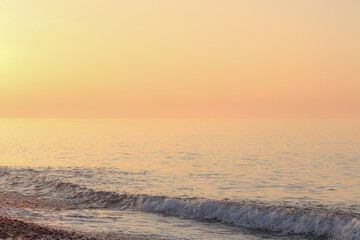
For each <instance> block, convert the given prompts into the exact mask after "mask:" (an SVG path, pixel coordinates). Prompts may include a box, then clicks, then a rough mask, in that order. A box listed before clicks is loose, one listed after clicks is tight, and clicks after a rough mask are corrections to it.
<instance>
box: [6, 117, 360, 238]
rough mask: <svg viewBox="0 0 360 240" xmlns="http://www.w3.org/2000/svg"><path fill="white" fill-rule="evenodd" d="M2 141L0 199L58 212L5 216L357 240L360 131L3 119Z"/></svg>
mask: <svg viewBox="0 0 360 240" xmlns="http://www.w3.org/2000/svg"><path fill="white" fill-rule="evenodd" d="M0 134H1V135H0V192H10V191H15V192H18V193H21V194H22V195H25V196H33V197H36V198H39V199H41V200H43V201H52V202H56V203H57V204H59V205H62V206H63V207H62V208H61V209H62V210H57V211H50V210H46V211H44V210H42V209H16V210H15V209H12V210H9V209H7V210H4V209H2V211H3V212H4V211H6V212H7V214H10V215H11V214H12V215H14V216H22V217H26V216H27V217H31V219H32V220H33V221H37V222H44V221H45V219H46V218H48V219H51V222H52V223H53V224H56V225H62V226H72V227H76V228H81V229H83V230H86V231H106V232H108V231H113V232H115V233H116V232H124V233H135V234H144V235H148V236H155V237H167V238H174V239H177V238H178V239H184V238H186V239H281V238H284V239H289V238H293V239H309V238H310V239H311V238H313V237H314V236H325V237H329V238H338V239H360V217H359V216H360V202H359V199H360V121H359V120H205V119H204V120H100V119H98V120H88V119H81V120H80V119H78V120H64V119H57V120H48V119H32V120H29V119H1V120H0ZM39 211H40V212H41V213H38V212H39ZM35 216H36V217H35ZM259 229H262V230H259ZM293 233H296V234H300V235H296V234H295V235H294V234H293Z"/></svg>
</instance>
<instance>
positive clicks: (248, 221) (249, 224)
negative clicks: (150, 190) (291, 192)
mask: <svg viewBox="0 0 360 240" xmlns="http://www.w3.org/2000/svg"><path fill="white" fill-rule="evenodd" d="M0 191H17V192H20V193H22V194H28V195H32V196H35V197H38V198H40V199H43V200H44V201H57V202H59V203H61V204H62V205H64V206H66V207H71V208H74V207H76V208H81V209H84V208H86V209H92V208H97V209H112V210H125V209H132V210H137V211H145V212H153V213H163V214H167V215H171V216H176V217H182V218H190V219H204V220H215V221H219V222H223V223H229V224H232V225H235V226H239V227H245V228H252V229H263V230H268V231H277V232H284V233H293V234H311V235H317V236H326V237H331V238H334V239H354V240H355V239H360V215H359V214H355V213H345V212H339V211H333V210H327V209H323V210H321V209H310V208H306V209H305V208H298V207H293V206H277V205H270V204H261V203H254V202H249V201H242V202H231V201H225V200H211V199H206V198H173V197H167V196H151V195H147V194H130V193H116V192H108V191H95V190H92V189H89V188H86V187H82V186H80V185H77V184H73V183H70V182H58V181H49V180H47V179H46V178H44V177H39V176H36V175H34V174H31V171H28V172H27V171H22V172H21V174H16V175H14V174H12V173H10V172H8V171H6V169H3V170H0Z"/></svg>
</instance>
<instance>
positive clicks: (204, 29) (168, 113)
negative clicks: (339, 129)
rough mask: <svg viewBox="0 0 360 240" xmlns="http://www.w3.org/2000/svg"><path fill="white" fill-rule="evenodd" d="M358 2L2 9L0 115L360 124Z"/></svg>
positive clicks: (138, 0)
mask: <svg viewBox="0 0 360 240" xmlns="http://www.w3.org/2000/svg"><path fill="white" fill-rule="evenodd" d="M359 13H360V1H357V0H341V1H339V0H323V1H321V0H319V1H313V0H294V1H289V0H276V1H269V0H216V1H215V0H176V1H175V0H151V1H150V0H131V1H130V0H126V1H125V0H124V1H121V0H118V1H115V0H114V1H111V0H107V1H105V0H98V1H96V0H76V1H74V0H62V1H58V0H33V1H28V0H24V1H20V0H2V1H0V117H125V118H134V117H135V118H136V117H141V118H142V117H149V118H158V117H159V118H162V117H164V118H167V117H170V118H173V117H180V118H187V117H200V118H202V117H205V118H206V117H216V118H218V117H220V118H222V117H225V118H232V117H234V118H241V117H246V118H247V117H271V118H272V117H274V118H278V117H286V118H287V117H290V118H292V117H301V118H302V117H320V118H323V117H331V118H332V117H336V118H343V117H345V118H353V117H355V118H358V117H360V107H359V106H360V14H359Z"/></svg>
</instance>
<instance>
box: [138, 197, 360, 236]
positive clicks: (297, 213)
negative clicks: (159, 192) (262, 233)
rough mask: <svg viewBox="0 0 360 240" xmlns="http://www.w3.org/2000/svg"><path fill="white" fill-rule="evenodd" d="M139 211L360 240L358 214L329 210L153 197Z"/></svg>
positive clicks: (247, 226) (148, 198)
mask: <svg viewBox="0 0 360 240" xmlns="http://www.w3.org/2000/svg"><path fill="white" fill-rule="evenodd" d="M137 207H138V209H139V210H142V211H147V212H157V213H165V214H169V215H173V216H180V217H183V218H199V219H211V220H217V221H221V222H224V223H230V224H234V225H236V226H241V227H246V228H256V229H264V230H269V231H281V232H285V233H295V234H314V235H317V236H327V237H332V238H334V239H353V240H355V239H356V240H358V239H360V220H359V218H358V216H353V215H349V214H341V213H335V212H326V211H311V210H301V209H296V208H287V207H277V206H262V205H258V204H254V203H246V202H244V203H231V202H226V201H215V200H208V199H191V200H181V199H174V198H166V199H159V198H155V199H154V198H151V197H148V196H144V198H143V199H139V200H138V204H137Z"/></svg>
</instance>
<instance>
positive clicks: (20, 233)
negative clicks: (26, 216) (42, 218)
mask: <svg viewBox="0 0 360 240" xmlns="http://www.w3.org/2000/svg"><path fill="white" fill-rule="evenodd" d="M0 239H21V240H25V239H26V240H27V239H51V240H52V239H54V240H55V239H79V240H80V239H81V240H85V239H87V240H90V239H97V238H94V237H91V236H86V235H84V234H80V233H76V232H70V231H65V230H59V229H51V228H48V227H42V226H39V225H37V224H34V223H26V222H23V221H20V220H16V219H11V218H7V217H3V216H0Z"/></svg>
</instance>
